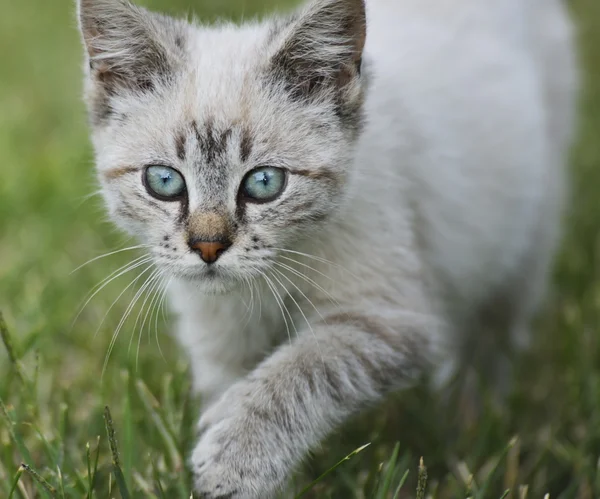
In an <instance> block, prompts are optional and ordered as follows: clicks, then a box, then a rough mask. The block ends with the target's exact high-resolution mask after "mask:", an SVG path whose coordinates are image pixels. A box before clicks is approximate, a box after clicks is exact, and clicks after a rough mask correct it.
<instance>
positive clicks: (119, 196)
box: [79, 0, 577, 499]
mask: <svg viewBox="0 0 600 499" xmlns="http://www.w3.org/2000/svg"><path fill="white" fill-rule="evenodd" d="M79 13H80V22H81V29H82V33H83V37H84V41H85V45H86V48H87V59H86V61H87V63H88V64H87V65H86V92H87V99H88V105H89V110H90V117H91V123H92V138H93V142H94V145H95V149H96V156H97V166H98V172H99V178H100V181H101V184H102V187H103V192H104V195H105V198H106V201H107V205H108V208H109V210H110V213H111V215H112V217H113V218H114V220H115V222H116V223H117V224H119V225H120V226H121V227H123V228H125V229H126V230H127V231H129V232H130V233H133V234H135V235H137V236H139V238H140V239H141V241H142V242H143V243H144V244H146V245H149V246H150V247H151V249H150V253H151V254H152V256H153V258H154V261H155V264H156V267H157V269H158V270H159V271H160V272H161V273H162V274H163V275H165V276H168V277H169V278H170V280H171V286H170V297H171V303H172V306H173V308H174V309H175V310H176V311H177V313H178V315H179V328H178V333H179V337H180V339H181V343H182V344H183V346H184V347H185V348H186V350H187V351H188V353H189V355H190V358H191V363H192V367H193V372H194V380H195V386H196V388H197V389H198V391H199V392H200V393H201V394H202V396H203V398H202V400H203V403H204V407H205V411H204V414H203V415H202V418H201V419H200V430H201V436H200V440H199V443H198V445H197V447H196V449H195V451H194V453H193V456H192V463H193V467H194V472H195V477H196V485H197V490H198V492H200V493H201V494H203V495H202V497H207V498H213V499H216V498H234V497H235V498H265V497H269V496H271V495H272V494H273V493H275V492H276V491H278V490H279V489H280V488H281V487H282V486H283V485H284V484H285V481H286V479H287V478H288V477H289V476H290V473H291V472H292V471H293V469H294V467H295V466H296V465H298V463H299V462H300V461H301V460H302V458H303V457H304V456H305V455H306V454H307V452H308V451H309V450H310V449H312V448H313V447H314V446H315V445H316V444H318V442H319V441H321V440H322V439H323V438H324V437H325V436H326V435H327V434H328V433H329V432H330V431H331V430H332V429H334V428H336V427H337V426H338V425H340V424H341V423H342V422H343V421H344V420H345V419H346V418H347V417H348V416H350V415H351V414H354V413H356V412H357V411H359V410H360V409H361V408H363V407H365V406H367V405H370V404H373V403H376V402H378V401H379V400H381V399H382V398H383V397H385V396H386V394H388V393H390V392H391V391H394V390H397V389H400V388H402V387H406V386H409V385H411V384H413V383H414V382H415V381H416V380H417V379H418V378H419V377H421V376H423V375H429V374H433V373H435V372H438V374H439V377H440V378H447V377H448V376H449V375H451V374H452V373H454V372H455V371H456V370H457V369H458V368H459V367H462V366H464V365H466V363H467V362H468V361H469V360H470V359H469V352H470V349H471V348H472V345H473V344H474V342H475V343H476V342H477V340H478V339H480V338H482V337H485V338H486V342H488V343H491V344H492V345H495V346H494V347H493V348H492V349H490V350H488V351H487V358H488V360H486V362H485V364H486V365H491V364H496V363H498V364H499V363H500V361H501V360H502V359H503V357H504V355H505V354H508V353H510V351H511V350H512V349H513V347H514V346H519V345H523V344H526V342H527V339H528V330H529V324H530V321H531V319H532V316H533V315H534V314H535V312H536V309H537V307H538V304H539V302H540V300H541V298H542V296H543V293H544V289H545V287H546V275H547V273H548V269H549V265H550V263H551V260H552V256H553V253H554V250H555V247H556V245H557V240H558V236H559V232H560V231H559V229H560V219H561V213H562V210H563V204H564V202H563V201H564V200H563V198H564V191H565V184H566V182H565V162H566V153H567V150H568V146H569V141H570V139H571V135H572V130H573V121H574V116H573V115H574V97H575V92H576V87H577V85H576V83H577V81H576V80H577V78H576V70H575V66H576V65H575V61H574V54H573V47H572V33H571V25H570V22H569V20H568V17H567V15H566V13H565V9H564V6H563V5H562V3H561V2H560V1H559V0H458V1H457V0H435V1H434V0H367V5H366V12H365V5H364V4H363V1H362V0H314V1H313V2H312V3H311V4H310V5H308V6H307V7H306V8H304V9H303V10H300V11H298V12H297V13H296V14H295V15H292V16H289V17H286V18H281V19H279V18H277V19H274V18H272V19H266V20H264V21H262V22H253V23H248V24H244V25H242V26H235V25H232V24H224V25H218V26H214V27H207V26H201V25H198V24H195V23H192V24H190V23H188V22H186V21H182V20H174V19H171V18H168V17H164V16H160V15H157V14H153V13H149V12H146V11H145V10H143V9H141V8H138V7H135V6H133V5H131V4H129V3H128V2H127V1H126V0H79ZM465 353H466V354H467V355H465ZM492 367H493V366H492ZM492 370H493V369H492ZM440 373H441V374H440Z"/></svg>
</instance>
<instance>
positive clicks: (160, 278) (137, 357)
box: [134, 273, 164, 372]
mask: <svg viewBox="0 0 600 499" xmlns="http://www.w3.org/2000/svg"><path fill="white" fill-rule="evenodd" d="M162 284H164V280H163V274H162V273H161V274H159V275H158V277H157V278H156V282H155V284H154V286H153V287H152V289H151V290H150V291H149V292H148V295H152V294H153V296H152V300H151V301H150V305H149V306H148V310H147V311H146V315H145V316H144V320H143V321H142V325H141V326H140V335H139V337H138V344H137V351H136V354H135V371H136V372H137V371H138V365H139V360H140V347H141V343H142V335H143V334H144V326H145V325H146V320H147V319H148V313H149V312H150V311H151V310H152V308H153V306H154V302H155V301H156V300H157V299H158V297H159V293H158V289H159V288H160V286H161V285H162ZM150 320H152V315H150ZM134 334H135V331H134ZM148 339H150V328H148Z"/></svg>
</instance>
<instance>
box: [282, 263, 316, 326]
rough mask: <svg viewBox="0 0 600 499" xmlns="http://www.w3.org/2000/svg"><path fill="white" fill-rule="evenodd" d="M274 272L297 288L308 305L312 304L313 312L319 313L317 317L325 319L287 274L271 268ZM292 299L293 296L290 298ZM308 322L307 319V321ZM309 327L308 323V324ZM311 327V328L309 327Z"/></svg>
mask: <svg viewBox="0 0 600 499" xmlns="http://www.w3.org/2000/svg"><path fill="white" fill-rule="evenodd" d="M273 271H274V272H277V274H279V275H280V276H281V277H283V278H284V279H285V280H286V281H288V282H289V283H290V284H291V285H292V286H294V288H296V289H297V290H298V293H300V294H301V295H302V296H303V298H304V299H305V300H306V301H307V302H308V303H310V305H311V306H312V308H314V309H315V312H317V314H319V317H321V319H322V320H323V322H326V321H325V317H323V315H322V314H321V312H320V311H319V309H318V308H317V307H316V306H315V304H314V303H313V302H312V300H311V299H310V298H309V297H308V296H306V294H304V292H303V291H302V290H301V289H300V288H299V287H298V286H297V285H296V283H295V282H294V281H292V280H291V279H290V278H289V277H288V276H286V275H285V274H284V273H283V272H281V270H278V269H273ZM290 297H292V295H290ZM292 299H293V298H292ZM302 315H304V314H302ZM305 320H306V318H305ZM307 322H308V321H307ZM309 327H310V324H309ZM311 329H312V328H311Z"/></svg>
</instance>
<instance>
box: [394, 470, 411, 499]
mask: <svg viewBox="0 0 600 499" xmlns="http://www.w3.org/2000/svg"><path fill="white" fill-rule="evenodd" d="M408 472H409V470H406V471H405V472H404V475H402V478H401V479H400V483H399V484H398V487H396V492H394V497H393V498H392V499H398V497H399V496H400V489H402V487H404V484H405V482H406V479H407V478H408Z"/></svg>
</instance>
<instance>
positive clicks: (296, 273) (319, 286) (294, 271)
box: [274, 262, 340, 307]
mask: <svg viewBox="0 0 600 499" xmlns="http://www.w3.org/2000/svg"><path fill="white" fill-rule="evenodd" d="M274 263H275V265H277V266H278V267H281V268H284V269H286V270H288V271H289V272H292V273H293V274H294V275H296V276H298V277H300V278H301V279H303V280H305V281H306V282H308V283H309V284H311V285H312V286H314V287H315V288H316V289H318V290H319V291H321V292H322V293H323V294H324V295H326V296H327V298H329V300H330V301H331V303H333V304H334V305H336V306H338V307H339V306H340V303H339V302H338V301H337V300H336V299H335V298H334V297H333V296H332V295H331V293H329V291H327V290H326V289H325V288H323V287H322V286H321V285H320V284H319V283H317V282H315V281H314V280H313V279H311V278H310V277H308V276H307V275H306V274H304V273H302V272H300V271H299V270H297V269H295V268H293V267H292V266H290V265H287V264H285V263H281V262H274Z"/></svg>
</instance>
